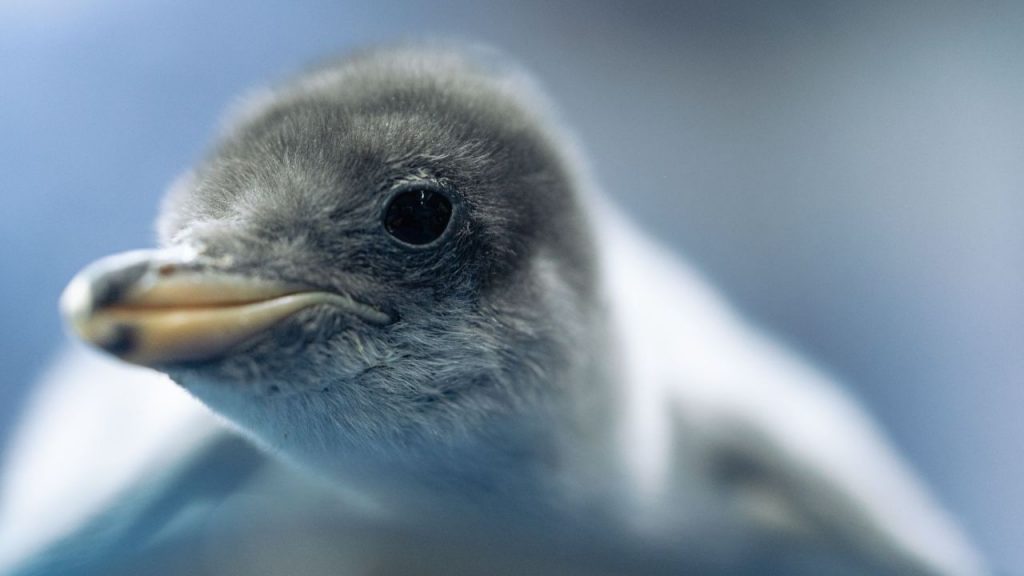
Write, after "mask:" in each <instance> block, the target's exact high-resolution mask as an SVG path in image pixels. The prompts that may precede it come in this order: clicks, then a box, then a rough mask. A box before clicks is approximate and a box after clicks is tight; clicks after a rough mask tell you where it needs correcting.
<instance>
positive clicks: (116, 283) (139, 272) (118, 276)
mask: <svg viewBox="0 0 1024 576" xmlns="http://www.w3.org/2000/svg"><path fill="white" fill-rule="evenodd" d="M149 267H150V262H149V261H148V260H143V261H140V262H137V263H135V264H130V265H128V266H125V267H124V268H120V269H117V270H114V271H111V272H107V273H105V274H102V275H100V276H98V277H96V278H94V279H93V283H92V297H93V301H92V305H93V308H94V309H99V308H104V307H107V306H111V305H114V304H116V303H117V302H120V301H122V300H124V298H125V296H126V295H127V293H128V291H129V290H131V288H132V286H135V285H136V284H137V283H138V281H139V280H141V279H142V277H143V276H145V274H146V272H147V271H148V270H149Z"/></svg>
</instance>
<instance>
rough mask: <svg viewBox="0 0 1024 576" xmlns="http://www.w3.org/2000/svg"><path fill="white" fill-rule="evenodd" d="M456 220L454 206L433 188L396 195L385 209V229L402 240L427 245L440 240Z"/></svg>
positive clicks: (416, 188)
mask: <svg viewBox="0 0 1024 576" xmlns="http://www.w3.org/2000/svg"><path fill="white" fill-rule="evenodd" d="M451 219H452V203H451V201H450V200H448V198H447V197H446V196H445V195H444V194H442V193H441V192H439V191H437V190H435V189H434V188H432V187H430V186H416V187H413V188H407V189H405V190H402V191H401V192H399V193H398V194H395V196H394V197H393V198H391V201H390V202H389V203H388V205H387V208H385V210H384V228H385V229H386V230H387V231H388V234H391V235H392V236H393V237H395V238H396V239H397V240H398V241H400V242H403V243H405V244H411V245H413V246H423V245H425V244H430V243H431V242H433V241H434V240H437V239H438V238H440V237H441V235H442V234H444V231H445V230H446V229H447V228H448V222H449V221H451Z"/></svg>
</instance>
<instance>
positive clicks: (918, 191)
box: [0, 0, 1024, 573]
mask: <svg viewBox="0 0 1024 576" xmlns="http://www.w3.org/2000/svg"><path fill="white" fill-rule="evenodd" d="M627 6H628V7H627ZM1022 30H1024V5H1022V4H1019V3H1017V4H1012V3H1007V4H1002V3H999V2H988V3H984V5H982V4H981V3H978V4H968V3H965V4H964V5H961V6H959V7H952V6H947V5H943V4H940V3H922V4H920V5H917V6H916V7H915V6H914V5H913V4H907V3H901V4H900V7H896V6H888V7H885V6H880V5H873V7H871V8H869V7H868V5H867V3H860V4H857V5H856V6H855V5H853V3H846V2H807V3H800V2H795V3H794V2H787V3H773V5H772V7H771V8H768V7H757V3H752V2H697V3H693V2H690V3H685V2H683V3H679V2H639V3H621V6H620V5H619V3H613V2H584V1H582V0H581V1H578V2H571V1H567V2H558V3H555V2H552V3H547V2H540V1H529V2H520V3H516V4H515V5H514V6H513V5H512V4H511V3H509V4H503V5H498V4H495V3H490V2H480V1H468V0H467V1H449V2H439V3H418V2H411V1H410V2H398V1H369V0H364V1H356V2H327V1H307V2H298V1H286V0H276V1H265V2H257V3H245V4H241V3H216V2H202V1H199V0H176V1H159V2H148V3H144V2H135V1H128V0H95V1H92V2H88V1H85V0H78V1H67V2H59V1H58V0H36V1H33V0H13V1H12V0H0V191H2V194H3V196H2V198H3V206H4V210H3V215H4V217H5V220H6V221H5V222H4V224H3V226H2V227H0V279H2V282H0V310H2V321H3V324H2V326H3V330H2V332H0V359H2V361H0V368H2V369H3V374H2V376H0V378H2V380H0V437H2V436H3V435H4V434H5V431H6V430H7V429H9V426H10V422H11V419H12V417H13V415H14V414H15V413H16V411H17V409H18V406H19V402H20V401H21V399H22V398H23V394H24V391H25V389H26V386H27V385H28V384H29V383H30V382H31V381H32V380H33V378H34V376H35V375H36V374H37V373H38V372H39V370H40V369H42V367H44V366H45V365H46V363H47V361H48V359H49V358H50V354H51V352H52V351H54V350H55V349H56V348H57V347H58V346H59V345H60V342H61V328H60V325H59V322H58V318H57V316H56V307H55V302H56V299H57V297H58V295H59V293H60V290H61V288H62V287H63V284H64V283H65V282H66V281H67V280H68V279H69V278H70V276H71V275H72V274H73V273H74V272H75V271H76V270H77V269H78V268H79V267H80V266H81V265H83V264H85V263H86V262H88V261H89V260H91V259H93V258H95V257H98V256H101V255H104V254H107V253H110V252H113V251H117V250H122V249H128V248H134V247H140V246H146V245H149V244H151V243H152V232H151V220H152V217H153V214H154V213H155V211H156V209H157V205H158V200H159V197H160V194H161V191H162V189H163V188H164V186H165V185H166V184H167V183H168V182H169V181H170V180H171V179H172V178H173V177H174V176H175V174H176V173H177V172H179V171H180V170H182V169H183V168H185V167H186V166H188V165H189V164H190V163H191V162H193V161H194V160H195V159H196V158H197V156H198V155H199V154H201V151H202V149H203V146H204V144H205V143H206V142H207V140H208V138H209V137H210V135H211V133H212V132H213V131H214V129H215V127H216V124H217V118H218V115H219V113H220V111H221V110H222V109H223V108H224V107H225V106H226V105H228V104H230V103H231V102H232V101H233V100H234V99H235V98H237V97H238V96H239V95H240V94H241V93H243V92H244V91H245V89H246V88H249V87H252V86H256V85H259V84H261V83H264V82H266V81H268V80H272V79H278V78H281V77H283V76H284V75H285V74H287V72H288V71H291V70H293V69H295V68H296V67H297V66H299V65H302V64H303V63H306V62H308V61H309V60H310V59H314V58H317V57H320V56H323V55H324V54H328V53H331V52H335V51H339V50H344V49H346V48H350V47H354V46H361V45H364V44H367V43H370V42H378V41H384V40H390V39H394V38H407V37H417V36H449V35H452V34H454V35H456V36H458V37H462V38H468V39H481V40H485V41H487V42H489V43H492V44H494V45H497V46H499V47H501V48H503V49H505V50H506V51H507V52H509V53H510V54H512V55H514V56H515V57H516V58H518V59H520V60H521V61H523V62H524V63H525V64H526V65H527V66H528V67H530V68H532V69H534V70H535V71H536V72H537V73H538V75H539V76H540V77H541V80H542V81H543V83H544V84H545V85H547V86H548V87H549V88H550V91H551V92H552V94H553V96H554V99H555V100H556V101H557V102H558V103H559V104H560V106H561V108H562V110H563V112H564V115H565V117H566V119H567V121H568V122H569V123H570V124H571V125H572V126H573V127H574V128H575V129H576V131H577V133H578V134H579V136H580V137H581V140H582V142H583V143H584V145H585V147H586V149H587V150H588V151H589V152H590V153H591V157H592V160H593V165H594V167H595V169H596V172H597V174H598V176H599V178H600V181H601V182H602V184H603V185H604V186H605V187H606V188H607V189H608V191H609V192H610V193H611V194H612V195H613V196H615V197H616V198H618V199H619V200H620V201H621V203H623V204H624V205H625V206H626V207H627V208H628V210H629V211H631V212H632V213H633V214H634V215H635V216H637V217H638V218H639V219H641V220H642V222H644V224H645V226H646V227H647V228H649V229H650V230H651V231H652V232H653V233H654V234H656V235H657V236H658V237H660V238H661V239H663V240H664V241H666V242H668V243H670V244H671V245H672V246H674V247H675V248H676V249H677V250H678V251H679V252H681V253H682V252H685V253H686V254H687V255H688V256H689V257H690V258H691V259H692V260H694V261H695V262H696V263H697V264H698V265H699V266H700V267H701V268H702V269H703V270H705V271H706V273H707V274H708V275H709V276H710V277H711V278H712V279H713V280H714V281H715V282H717V283H718V284H719V285H720V286H722V288H723V289H724V290H725V292H726V293H727V294H728V295H729V296H730V297H732V298H733V299H734V300H735V301H736V302H737V304H738V306H739V307H740V308H741V309H742V310H743V311H744V312H746V313H747V314H748V316H750V317H751V318H752V319H753V320H754V321H755V322H757V323H759V324H760V325H762V326H765V327H766V328H768V329H770V330H772V331H774V332H775V333H777V334H779V335H780V336H781V337H782V338H784V339H786V340H787V341H789V342H790V343H791V344H792V345H793V346H795V347H796V348H798V349H800V350H802V351H803V352H804V353H805V354H806V355H807V356H808V357H810V358H813V359H815V360H816V361H817V362H818V363H819V364H821V365H822V366H824V367H826V368H827V369H830V370H831V371H832V372H834V373H836V374H837V375H839V376H840V377H841V378H842V379H844V380H845V381H846V382H847V383H848V384H849V386H850V388H851V390H853V391H854V393H855V394H856V395H858V396H859V397H860V398H861V399H862V400H863V401H864V402H865V403H866V404H867V405H868V406H869V407H870V408H871V410H872V411H873V412H874V413H875V414H876V415H877V416H878V418H879V419H880V421H881V422H882V423H883V425H884V426H885V428H886V429H887V431H888V432H889V433H890V434H891V435H892V437H893V438H894V440H895V442H896V443H897V444H898V445H899V446H900V448H901V449H902V450H903V451H904V452H905V453H906V454H907V455H908V457H909V458H910V460H911V461H912V462H913V464H914V465H915V466H916V467H917V468H918V469H919V470H920V471H921V472H922V474H923V475H924V476H925V477H927V479H928V480H929V482H930V483H931V484H932V485H933V486H934V487H935V488H936V491H937V492H938V494H939V496H940V498H941V499H942V500H943V501H944V502H945V503H947V504H948V505H949V507H950V508H951V509H952V510H953V511H954V512H955V513H956V514H957V515H958V516H959V517H961V518H962V519H963V520H964V522H965V524H966V526H967V527H968V529H969V530H970V532H971V533H972V534H973V535H974V536H975V537H976V539H977V540H978V541H979V543H980V545H981V547H982V548H983V549H984V551H985V552H986V554H988V555H989V556H990V558H991V559H992V560H993V561H994V562H995V563H996V564H997V565H999V566H1002V567H1004V569H1009V570H1010V571H1011V573H1012V572H1013V571H1014V570H1018V571H1019V570H1020V569H1021V567H1022V566H1024V547H1022V546H1021V543H1022V542H1024V523H1022V522H1021V519H1022V518H1024V496H1022V490H1021V488H1020V486H1021V485H1022V484H1024V450H1022V449H1021V448H1020V438H1021V435H1022V433H1024V424H1022V423H1021V420H1022V414H1021V411H1022V408H1024V224H1022V222H1024V33H1022Z"/></svg>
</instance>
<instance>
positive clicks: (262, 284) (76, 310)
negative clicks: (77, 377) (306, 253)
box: [61, 251, 391, 366]
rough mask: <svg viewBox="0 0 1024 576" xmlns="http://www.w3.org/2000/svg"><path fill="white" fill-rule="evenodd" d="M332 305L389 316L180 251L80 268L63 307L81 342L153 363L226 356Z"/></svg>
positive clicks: (375, 318) (374, 319) (365, 315)
mask: <svg viewBox="0 0 1024 576" xmlns="http://www.w3.org/2000/svg"><path fill="white" fill-rule="evenodd" d="M321 304H324V305H330V306H334V307H336V308H339V309H340V310H342V311H343V312H345V313H347V314H349V315H351V316H355V317H358V318H359V319H361V320H363V321H365V322H369V323H371V324H386V323H388V322H390V320H391V318H390V317H389V316H388V315H387V314H385V313H383V312H381V311H379V310H377V309H375V308H372V307H370V306H367V305H365V304H362V303H359V302H356V301H355V300H353V299H352V298H350V297H348V296H346V295H343V294H338V293H333V292H325V291H319V290H312V289H310V288H308V287H305V286H301V285H298V284H290V283H284V282H275V281H267V280H259V279H255V278H250V277H246V276H240V275H235V274H226V273H223V272H217V271H215V270H211V269H208V268H205V267H203V266H200V265H197V264H196V262H195V259H194V257H193V256H191V255H189V254H188V253H182V252H180V251H176V252H170V251H137V252H127V253H124V254H118V255H115V256H110V257H108V258H104V259H102V260H99V261H97V262H95V263H94V264H92V265H90V266H88V267H86V268H85V269H84V270H82V272H80V273H79V274H78V275H77V276H76V277H75V278H74V279H73V280H72V281H71V283H70V284H69V285H68V287H67V288H66V289H65V290H64V294H63V295H62V296H61V310H62V312H63V314H64V319H65V321H66V322H67V323H68V325H69V327H70V328H71V330H72V331H73V332H74V333H75V335H77V336H78V337H79V338H81V339H82V340H83V341H85V342H87V343H89V344H91V345H93V346H96V347H98V348H101V349H103V350H105V351H106V352H109V353H111V354H113V355H115V356H117V357H119V358H121V359H123V360H126V361H128V362H133V363H135V364H141V365H145V366H154V365H160V364H170V363H181V362H199V361H203V360H211V359H215V358H218V357H221V356H224V355H226V354H228V353H230V352H231V350H232V349H234V348H236V347H237V346H239V345H241V344H243V343H244V342H246V341H248V340H250V339H252V338H254V337H256V336H258V335H259V334H261V333H263V332H264V331H266V330H267V329H269V328H270V327H272V326H274V325H275V324H277V323H279V322H281V321H282V320H284V319H286V318H288V317H289V316H292V315H293V314H295V313H296V312H298V311H300V310H303V309H305V308H309V307H311V306H316V305H321Z"/></svg>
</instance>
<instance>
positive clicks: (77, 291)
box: [60, 275, 94, 332]
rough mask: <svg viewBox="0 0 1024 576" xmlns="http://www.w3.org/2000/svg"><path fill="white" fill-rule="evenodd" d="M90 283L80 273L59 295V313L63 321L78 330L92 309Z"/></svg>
mask: <svg viewBox="0 0 1024 576" xmlns="http://www.w3.org/2000/svg"><path fill="white" fill-rule="evenodd" d="M93 300H94V298H93V290H92V285H91V283H90V282H88V281H87V280H86V279H85V278H82V276H81V275H79V276H75V277H74V278H73V279H72V280H71V282H70V283H69V284H68V286H67V288H65V289H64V292H63V293H62V294H61V295H60V313H61V316H62V317H63V318H64V321H65V322H66V323H67V324H68V325H69V326H70V327H71V328H74V329H75V331H76V332H78V328H79V324H81V323H82V322H83V321H84V320H85V319H86V318H87V317H88V316H89V314H90V313H91V312H92V309H93Z"/></svg>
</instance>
